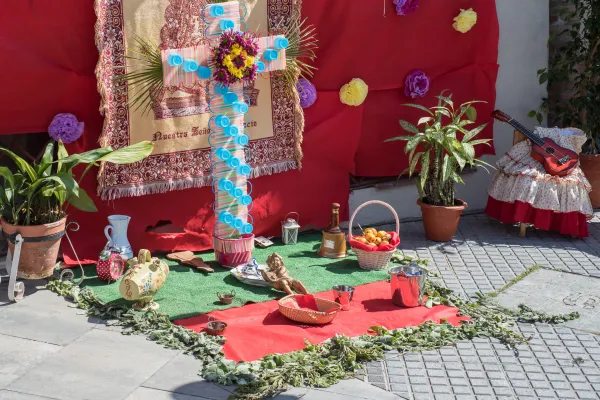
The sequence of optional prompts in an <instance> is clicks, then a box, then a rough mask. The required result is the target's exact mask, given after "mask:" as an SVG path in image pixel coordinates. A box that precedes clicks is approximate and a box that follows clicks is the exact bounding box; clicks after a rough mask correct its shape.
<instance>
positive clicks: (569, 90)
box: [529, 0, 600, 208]
mask: <svg viewBox="0 0 600 400" xmlns="http://www.w3.org/2000/svg"><path fill="white" fill-rule="evenodd" d="M565 6H566V7H565V8H563V9H561V10H559V14H558V17H559V18H560V19H561V20H563V21H564V22H565V29H564V30H562V31H561V32H560V33H559V34H557V35H556V36H553V37H551V40H550V41H549V44H551V45H552V47H553V53H552V56H551V58H550V65H549V68H547V69H546V68H544V69H541V70H539V71H538V77H539V82H540V84H544V83H547V85H548V91H549V92H550V93H551V94H552V93H554V94H560V98H557V96H551V98H545V99H543V100H542V105H541V107H540V111H545V112H548V111H549V119H550V121H551V123H552V124H556V125H559V126H563V127H568V126H574V127H578V128H581V129H582V130H583V131H584V132H586V133H587V135H588V141H587V143H586V144H585V145H584V146H583V149H582V153H581V155H580V158H579V160H580V166H581V169H582V170H583V173H584V174H585V176H586V177H587V179H588V180H589V181H590V183H591V185H592V192H591V193H590V199H591V201H592V206H593V207H594V208H598V207H600V154H599V153H600V100H599V99H600V2H597V1H589V0H565ZM540 111H536V110H532V111H530V112H529V116H530V117H536V118H537V120H538V122H540V123H541V122H542V119H543V115H542V112H540Z"/></svg>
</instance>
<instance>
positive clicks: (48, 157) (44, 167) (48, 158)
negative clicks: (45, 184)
mask: <svg viewBox="0 0 600 400" xmlns="http://www.w3.org/2000/svg"><path fill="white" fill-rule="evenodd" d="M53 157H54V141H53V140H51V141H49V142H48V144H47V145H46V149H45V150H44V155H42V159H41V161H40V166H39V168H38V170H37V175H38V176H48V175H50V171H48V167H50V166H51V165H52V161H53Z"/></svg>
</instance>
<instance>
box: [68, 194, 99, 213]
mask: <svg viewBox="0 0 600 400" xmlns="http://www.w3.org/2000/svg"><path fill="white" fill-rule="evenodd" d="M69 204H71V205H72V206H73V207H75V208H77V209H78V210H81V211H85V212H96V211H98V208H96V205H95V204H94V201H93V200H92V199H91V197H90V196H89V195H88V194H87V192H86V191H85V190H83V189H81V188H79V197H69Z"/></svg>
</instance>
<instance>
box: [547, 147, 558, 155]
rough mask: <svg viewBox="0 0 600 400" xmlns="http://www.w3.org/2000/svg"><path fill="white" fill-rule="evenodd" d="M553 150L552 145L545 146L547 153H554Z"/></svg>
mask: <svg viewBox="0 0 600 400" xmlns="http://www.w3.org/2000/svg"><path fill="white" fill-rule="evenodd" d="M555 151H556V150H554V149H553V148H552V147H546V153H548V154H554V152H555Z"/></svg>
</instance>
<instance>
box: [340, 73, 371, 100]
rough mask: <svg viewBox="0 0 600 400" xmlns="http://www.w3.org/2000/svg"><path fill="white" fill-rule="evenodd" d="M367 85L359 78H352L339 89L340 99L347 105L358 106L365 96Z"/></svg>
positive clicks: (367, 90)
mask: <svg viewBox="0 0 600 400" xmlns="http://www.w3.org/2000/svg"><path fill="white" fill-rule="evenodd" d="M367 93H369V87H368V86H367V84H366V83H365V81H363V80H362V79H360V78H354V79H352V80H351V81H350V83H346V84H345V85H344V86H342V88H341V89H340V101H341V102H342V103H344V104H347V105H349V106H360V105H361V104H362V103H363V102H364V101H365V99H366V98H367Z"/></svg>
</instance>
